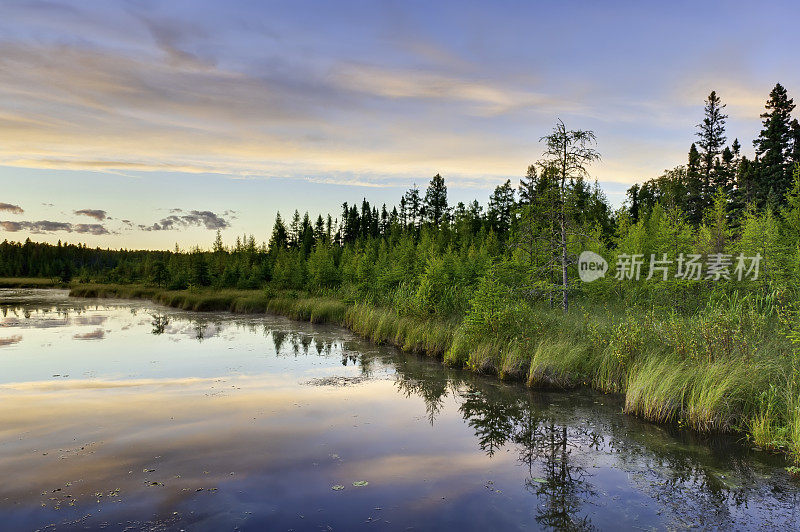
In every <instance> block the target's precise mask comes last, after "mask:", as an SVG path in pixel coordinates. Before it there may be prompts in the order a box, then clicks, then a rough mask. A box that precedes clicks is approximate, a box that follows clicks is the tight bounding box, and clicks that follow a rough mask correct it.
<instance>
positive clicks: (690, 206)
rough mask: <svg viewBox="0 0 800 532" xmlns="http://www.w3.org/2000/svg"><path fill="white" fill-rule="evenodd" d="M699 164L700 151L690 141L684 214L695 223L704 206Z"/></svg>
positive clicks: (700, 161) (701, 217)
mask: <svg viewBox="0 0 800 532" xmlns="http://www.w3.org/2000/svg"><path fill="white" fill-rule="evenodd" d="M701 165H702V160H701V157H700V152H699V151H697V145H695V144H694V143H692V146H691V147H690V148H689V164H688V166H687V167H686V210H687V213H686V214H687V215H688V217H689V221H690V222H691V223H692V224H695V225H698V224H699V223H700V222H701V221H702V220H703V209H704V208H705V200H704V197H703V178H702V172H701ZM635 221H636V220H634V222H635Z"/></svg>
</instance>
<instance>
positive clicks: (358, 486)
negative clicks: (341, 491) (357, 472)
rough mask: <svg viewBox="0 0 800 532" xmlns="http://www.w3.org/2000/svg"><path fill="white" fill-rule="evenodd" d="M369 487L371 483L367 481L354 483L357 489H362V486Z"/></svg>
mask: <svg viewBox="0 0 800 532" xmlns="http://www.w3.org/2000/svg"><path fill="white" fill-rule="evenodd" d="M368 485H369V482H367V481H366V480H356V481H355V482H353V486H355V487H356V488H360V487H362V486H368Z"/></svg>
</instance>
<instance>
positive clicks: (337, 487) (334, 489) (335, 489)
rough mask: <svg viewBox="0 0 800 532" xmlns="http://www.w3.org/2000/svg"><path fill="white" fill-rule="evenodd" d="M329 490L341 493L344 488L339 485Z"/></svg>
mask: <svg viewBox="0 0 800 532" xmlns="http://www.w3.org/2000/svg"><path fill="white" fill-rule="evenodd" d="M331 489H332V490H333V491H341V490H343V489H344V486H342V485H341V484H336V485H335V486H331Z"/></svg>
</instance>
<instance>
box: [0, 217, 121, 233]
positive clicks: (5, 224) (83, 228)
mask: <svg viewBox="0 0 800 532" xmlns="http://www.w3.org/2000/svg"><path fill="white" fill-rule="evenodd" d="M0 227H2V228H3V230H4V231H8V232H9V233H16V232H19V231H29V232H31V233H55V232H66V233H72V232H75V233H82V234H92V235H107V234H109V231H108V229H106V227H105V226H103V225H101V224H71V223H68V222H53V221H50V220H40V221H38V222H14V221H9V220H4V221H0Z"/></svg>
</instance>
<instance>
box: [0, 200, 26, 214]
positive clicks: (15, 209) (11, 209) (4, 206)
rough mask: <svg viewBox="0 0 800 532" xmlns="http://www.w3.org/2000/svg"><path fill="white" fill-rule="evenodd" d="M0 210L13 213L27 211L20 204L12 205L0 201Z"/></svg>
mask: <svg viewBox="0 0 800 532" xmlns="http://www.w3.org/2000/svg"><path fill="white" fill-rule="evenodd" d="M0 211H6V212H10V213H11V214H22V213H24V212H25V211H24V210H23V208H22V207H20V206H19V205H12V204H10V203H0Z"/></svg>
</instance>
